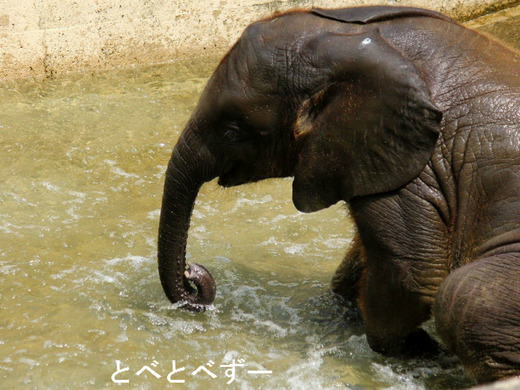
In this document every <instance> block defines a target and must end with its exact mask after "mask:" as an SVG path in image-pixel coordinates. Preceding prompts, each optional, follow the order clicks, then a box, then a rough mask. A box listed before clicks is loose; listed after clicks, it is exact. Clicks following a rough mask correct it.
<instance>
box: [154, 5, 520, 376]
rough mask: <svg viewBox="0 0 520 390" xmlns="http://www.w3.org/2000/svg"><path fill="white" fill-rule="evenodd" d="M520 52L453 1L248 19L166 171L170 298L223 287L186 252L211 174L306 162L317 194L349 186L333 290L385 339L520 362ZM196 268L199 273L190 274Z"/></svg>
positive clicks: (302, 190) (188, 302)
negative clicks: (482, 31) (449, 11)
mask: <svg viewBox="0 0 520 390" xmlns="http://www.w3.org/2000/svg"><path fill="white" fill-rule="evenodd" d="M519 145H520V56H519V55H518V54H515V53H513V52H512V51H510V50H508V49H506V48H504V47H503V46H501V45H500V44H498V43H496V42H494V41H492V40H490V39H488V38H486V37H484V36H482V35H479V34H478V33H475V32H473V31H470V30H467V29H465V28H464V27H462V26H461V25H459V24H457V23H455V22H453V21H451V20H449V19H447V18H445V17H444V16H442V15H439V14H436V13H433V12H429V11H423V10H417V9H409V8H392V7H370V8H355V9H343V10H329V11H324V10H315V11H313V12H294V13H288V14H283V15H277V16H274V17H273V18H271V19H267V20H264V21H261V22H258V23H255V24H253V25H251V26H250V27H248V28H247V29H246V31H245V32H244V34H243V36H242V37H241V39H240V40H239V41H238V43H237V44H236V45H235V46H234V47H233V48H232V49H231V50H230V52H229V53H228V54H227V55H226V56H225V58H224V59H223V60H222V62H221V64H220V65H219V66H218V68H217V69H216V71H215V73H214V74H213V76H212V77H211V79H210V81H209V82H208V85H207V87H206V89H205V91H204V92H203V94H202V96H201V98H200V101H199V103H198V105H197V107H196V109H195V111H194V112H193V115H192V117H191V119H190V120H189V122H188V124H187V125H186V128H185V130H184V132H183V133H182V135H181V137H180V139H179V141H178V144H177V145H176V146H175V149H174V151H173V153H172V156H171V160H170V163H169V166H168V170H167V173H166V182H165V187H164V197H163V204H162V211H161V220H160V232H159V271H160V277H161V282H162V285H163V288H164V291H165V292H166V295H167V296H168V298H169V299H170V300H171V301H172V302H182V304H183V305H185V306H186V307H187V308H190V309H195V310H200V309H203V307H204V305H207V304H210V303H211V302H212V301H213V299H214V298H215V283H214V281H213V279H212V278H211V276H210V274H209V272H208V271H207V270H206V269H205V268H203V267H202V266H199V265H196V264H190V265H189V269H188V270H186V266H185V260H184V259H185V249H186V239H187V232H188V228H189V224H190V216H191V212H192V209H193V204H194V201H195V198H196V196H197V193H198V190H199V188H200V186H201V185H202V184H203V183H204V182H206V181H208V180H211V179H213V178H215V177H219V183H220V184H221V185H222V186H235V185H240V184H244V183H248V182H252V181H256V180H261V179H265V178H268V177H284V176H294V185H293V202H294V204H295V206H296V207H297V208H298V209H299V210H301V211H304V212H312V211H315V210H320V209H322V208H325V207H328V206H330V205H332V204H334V203H336V202H338V201H345V202H347V203H348V204H349V206H350V208H351V212H352V216H353V218H354V220H355V223H356V225H357V229H358V233H357V235H356V237H355V239H354V243H353V246H352V248H351V249H350V251H349V252H348V253H347V256H346V257H345V259H344V261H343V263H342V264H341V266H340V267H339V268H338V271H337V272H336V275H335V276H334V278H333V282H332V288H333V290H334V291H335V292H336V293H338V294H339V295H342V296H343V297H345V298H346V299H349V300H355V301H356V302H357V304H358V305H359V307H360V309H361V313H362V317H363V320H364V324H365V327H366V333H367V339H368V342H369V343H370V346H371V347H372V348H373V349H374V350H376V351H379V352H381V353H386V354H397V355H413V354H417V353H422V352H431V351H433V350H435V349H436V348H437V346H436V343H435V342H434V341H433V340H432V339H431V338H430V337H429V336H428V335H427V333H426V332H424V331H423V330H421V328H420V326H421V324H422V323H423V322H424V321H425V320H427V319H428V318H430V316H431V315H432V314H433V315H434V316H435V324H436V328H437V332H438V334H439V336H440V337H441V338H442V341H443V343H444V344H445V346H446V347H447V348H448V349H449V350H450V351H452V352H453V353H455V354H457V355H458V356H459V357H460V359H461V360H462V362H463V363H464V365H465V366H466V368H467V369H468V371H469V373H470V374H472V375H473V376H474V377H476V378H477V379H478V380H479V381H481V382H485V381H491V380H494V379H497V378H501V377H505V376H509V375H514V374H517V375H518V374H520V146H519ZM190 282H191V283H190Z"/></svg>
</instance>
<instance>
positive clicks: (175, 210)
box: [158, 129, 217, 311]
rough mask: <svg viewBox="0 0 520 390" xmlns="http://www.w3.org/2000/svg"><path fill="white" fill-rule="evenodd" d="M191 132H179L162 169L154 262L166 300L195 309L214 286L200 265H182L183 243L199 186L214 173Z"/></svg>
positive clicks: (209, 299) (200, 307)
mask: <svg viewBox="0 0 520 390" xmlns="http://www.w3.org/2000/svg"><path fill="white" fill-rule="evenodd" d="M191 134H192V132H191V131H190V129H188V131H186V130H185V131H184V132H183V133H182V135H181V137H180V139H179V141H178V143H177V145H176V146H175V148H174V150H173V153H172V156H171V158H170V162H169V164H168V169H167V171H166V179H165V183H164V192H163V200H162V206H161V217H160V222H159V241H158V261H159V276H160V279H161V284H162V287H163V289H164V292H165V293H166V296H167V297H168V299H169V300H170V301H171V302H173V303H176V302H183V307H186V308H188V309H191V310H197V311H198V310H203V309H204V305H208V304H211V303H212V302H213V300H214V299H215V292H216V286H215V281H214V280H213V277H212V276H211V274H210V273H209V272H208V271H207V270H206V268H204V267H203V266H201V265H198V264H195V263H189V264H188V267H186V262H185V257H186V242H187V238H188V229H189V226H190V218H191V213H192V211H193V206H194V203H195V199H196V197H197V194H198V192H199V189H200V187H201V185H202V184H203V183H204V182H206V181H209V180H212V179H213V178H215V177H216V176H217V174H216V169H215V162H214V159H213V157H212V155H211V153H209V151H208V150H207V148H205V146H203V145H202V144H201V143H200V142H198V141H197V137H195V136H192V135H191Z"/></svg>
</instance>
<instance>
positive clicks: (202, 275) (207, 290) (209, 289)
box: [182, 263, 217, 311]
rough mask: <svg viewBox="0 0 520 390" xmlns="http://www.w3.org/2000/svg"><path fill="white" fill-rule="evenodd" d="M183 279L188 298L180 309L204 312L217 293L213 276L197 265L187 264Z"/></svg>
mask: <svg viewBox="0 0 520 390" xmlns="http://www.w3.org/2000/svg"><path fill="white" fill-rule="evenodd" d="M184 277H185V279H186V290H187V291H188V296H187V297H186V298H187V299H186V302H185V304H184V305H182V307H184V308H187V309H189V310H193V311H203V310H205V307H206V306H207V305H211V304H212V303H213V301H214V300H215V295H216V292H217V287H216V284H215V280H214V279H213V276H211V274H210V273H209V271H208V270H207V269H206V268H205V267H204V266H202V265H200V264H197V263H188V267H187V269H186V270H185V271H184Z"/></svg>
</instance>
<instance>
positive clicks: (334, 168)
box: [293, 29, 442, 212]
mask: <svg viewBox="0 0 520 390" xmlns="http://www.w3.org/2000/svg"><path fill="white" fill-rule="evenodd" d="M305 50H309V52H310V53H312V56H311V55H310V54H308V55H307V56H306V58H313V62H314V63H313V66H314V67H315V68H316V72H317V73H318V74H320V75H323V74H325V76H324V77H323V79H322V80H320V83H322V85H321V86H316V87H315V91H317V92H315V93H313V94H312V96H311V97H310V98H308V99H307V100H306V101H305V102H304V103H303V105H302V107H301V109H300V112H299V114H298V120H297V123H296V125H295V130H294V131H295V137H296V139H297V140H298V139H300V140H301V143H302V145H303V147H302V151H301V153H300V156H299V159H298V162H297V164H296V168H295V178H294V183H293V202H294V204H295V206H296V207H297V208H298V209H299V210H300V211H305V212H311V211H316V210H319V209H322V208H325V207H328V206H330V205H332V204H334V203H336V202H337V201H339V200H345V201H348V200H350V199H351V198H353V197H355V196H363V195H370V194H375V193H382V192H388V191H392V190H395V189H397V188H399V187H401V186H403V185H405V184H407V183H408V182H409V181H410V180H412V179H413V178H415V177H416V176H417V175H418V174H419V173H420V172H421V171H422V170H423V168H424V167H425V165H426V164H427V163H428V161H429V159H430V157H431V155H432V153H433V150H434V147H435V144H436V141H437V138H438V135H439V131H440V122H441V119H442V113H441V112H440V111H439V109H438V108H437V107H436V106H435V105H434V104H433V102H432V100H431V97H430V92H429V90H428V88H427V86H426V84H425V82H424V81H423V80H422V78H421V76H420V75H419V73H418V71H417V69H416V68H415V66H414V65H413V64H412V63H411V62H410V61H409V60H407V59H406V58H405V57H404V56H403V55H402V54H400V53H399V52H398V51H397V50H395V49H394V48H393V47H391V46H390V45H389V44H388V43H387V42H386V41H385V40H384V39H383V37H382V36H381V35H380V34H379V31H378V30H377V29H373V30H370V31H368V32H365V33H362V34H358V35H339V34H334V33H326V34H324V35H322V36H320V37H318V38H314V40H312V41H310V42H308V44H307V47H306V48H305Z"/></svg>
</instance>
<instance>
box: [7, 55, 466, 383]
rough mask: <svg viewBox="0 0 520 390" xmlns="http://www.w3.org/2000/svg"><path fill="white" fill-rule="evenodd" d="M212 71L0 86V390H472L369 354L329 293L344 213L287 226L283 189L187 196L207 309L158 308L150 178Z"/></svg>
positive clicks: (439, 365) (281, 185) (168, 70)
mask: <svg viewBox="0 0 520 390" xmlns="http://www.w3.org/2000/svg"><path fill="white" fill-rule="evenodd" d="M217 62H218V59H215V58H208V59H205V60H197V61H193V62H191V63H190V62H184V63H175V64H171V65H168V66H162V67H157V68H152V69H145V70H129V71H118V72H110V73H100V74H94V75H71V76H68V77H64V78H60V79H55V80H44V81H40V82H34V81H18V82H9V83H4V84H3V85H1V86H0V101H1V102H2V104H1V107H2V111H1V113H0V134H1V137H0V161H1V162H2V163H1V164H0V177H2V181H1V182H0V237H1V242H2V244H1V246H0V286H1V288H0V311H1V314H0V381H1V383H2V388H10V389H67V388H70V389H81V388H85V389H92V388H139V389H163V388H189V389H203V388H235V389H346V388H353V389H388V388H391V389H416V388H427V389H443V388H448V387H449V388H463V387H466V386H469V385H471V384H472V382H471V380H469V379H468V378H467V377H466V376H465V375H464V373H463V371H462V369H461V367H460V366H459V365H458V363H457V360H456V359H454V358H450V357H446V358H444V359H441V360H440V361H435V362H431V361H424V360H412V361H402V360H399V359H389V358H384V357H382V356H380V355H378V354H376V353H374V352H372V351H371V350H370V348H369V347H368V344H367V342H366V339H365V337H364V336H363V331H362V328H361V327H360V325H359V323H358V319H357V317H356V316H355V315H353V314H352V311H350V310H348V309H347V308H344V307H343V306H341V305H339V304H338V303H337V302H336V301H335V299H334V298H333V297H332V296H331V294H330V292H329V282H330V278H331V276H332V273H333V272H334V270H335V268H336V267H337V265H338V264H339V262H340V260H341V258H342V256H343V255H344V253H345V251H346V249H347V247H348V245H349V242H350V240H351V238H352V230H353V226H352V223H351V221H350V220H349V218H348V210H346V208H345V206H343V205H337V206H334V207H332V208H331V209H329V210H325V211H322V212H319V213H314V214H309V215H306V214H301V213H298V212H297V211H296V210H295V208H294V207H293V205H292V203H291V180H287V179H283V180H270V181H265V182H261V183H256V184H251V185H247V186H242V187H237V188H232V189H222V188H220V187H218V186H217V185H216V183H214V182H212V183H208V184H206V185H205V186H204V187H203V188H202V190H201V193H200V194H199V197H198V200H197V204H196V207H195V211H194V215H193V219H192V227H191V230H190V238H189V241H188V252H189V254H188V256H189V258H190V259H191V260H194V261H197V262H200V263H201V264H204V265H205V266H207V267H208V268H209V269H210V270H211V272H212V274H213V275H214V277H215V279H216V281H217V283H218V294H217V298H216V302H215V305H214V307H213V308H212V309H211V310H208V311H206V312H205V313H190V312H186V311H184V310H179V309H176V308H174V307H172V305H170V304H169V302H168V301H167V300H166V298H165V296H164V294H163V292H162V289H161V286H160V283H159V278H158V274H157V266H156V239H157V224H158V217H159V207H160V200H161V196H162V184H163V175H164V171H165V168H166V164H167V161H168V158H169V155H170V152H171V149H172V147H173V145H174V143H175V140H176V138H177V137H178V135H179V132H180V131H181V130H182V126H183V124H184V123H185V122H186V120H187V119H188V116H189V114H190V112H191V110H192V109H193V106H194V104H195V102H196V100H197V98H198V96H199V94H200V91H201V89H202V88H203V86H204V84H205V82H206V79H207V77H208V76H209V74H210V73H211V72H212V69H213V68H214V67H215V66H216V63H217ZM430 326H431V325H430ZM118 361H119V365H120V366H119V369H120V370H121V372H120V373H119V374H117V375H115V376H113V377H112V375H113V374H114V373H115V372H116V370H117V364H118V363H117V362H118ZM172 361H175V365H176V366H175V368H176V369H182V368H184V370H181V371H179V372H176V373H174V374H172V375H171V376H170V377H169V379H172V380H175V379H178V380H184V381H185V382H184V383H179V384H170V383H169V382H168V374H170V373H171V372H172V371H173V366H172V364H173V363H172ZM233 363H234V364H235V367H234V370H235V373H234V377H233V372H232V370H233V368H232V367H231V366H232V365H233ZM230 365H231V366H230ZM221 366H222V367H221ZM146 367H148V369H149V370H147V369H146ZM200 367H205V369H207V370H208V371H209V372H210V373H207V372H205V371H203V370H202V369H201V368H200ZM127 368H128V370H126V369H127ZM143 368H145V371H143V372H142V373H141V374H139V375H138V373H139V372H140V370H142V369H143ZM123 370H124V371H123ZM151 370H153V371H154V372H156V373H157V375H160V378H157V377H156V376H154V374H153V372H152V371H151ZM197 370H198V371H197ZM258 370H261V371H265V370H269V371H272V372H271V373H252V372H250V371H258ZM248 371H249V372H248ZM194 372H197V374H196V375H193V373H194ZM212 375H214V376H216V377H215V378H213V376H212ZM112 378H113V379H115V380H128V381H129V383H127V384H122V385H121V386H118V385H116V384H114V383H113V382H112ZM233 379H234V381H232V380H233ZM229 381H232V382H231V383H230V384H229V385H228V384H227V382H229Z"/></svg>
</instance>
